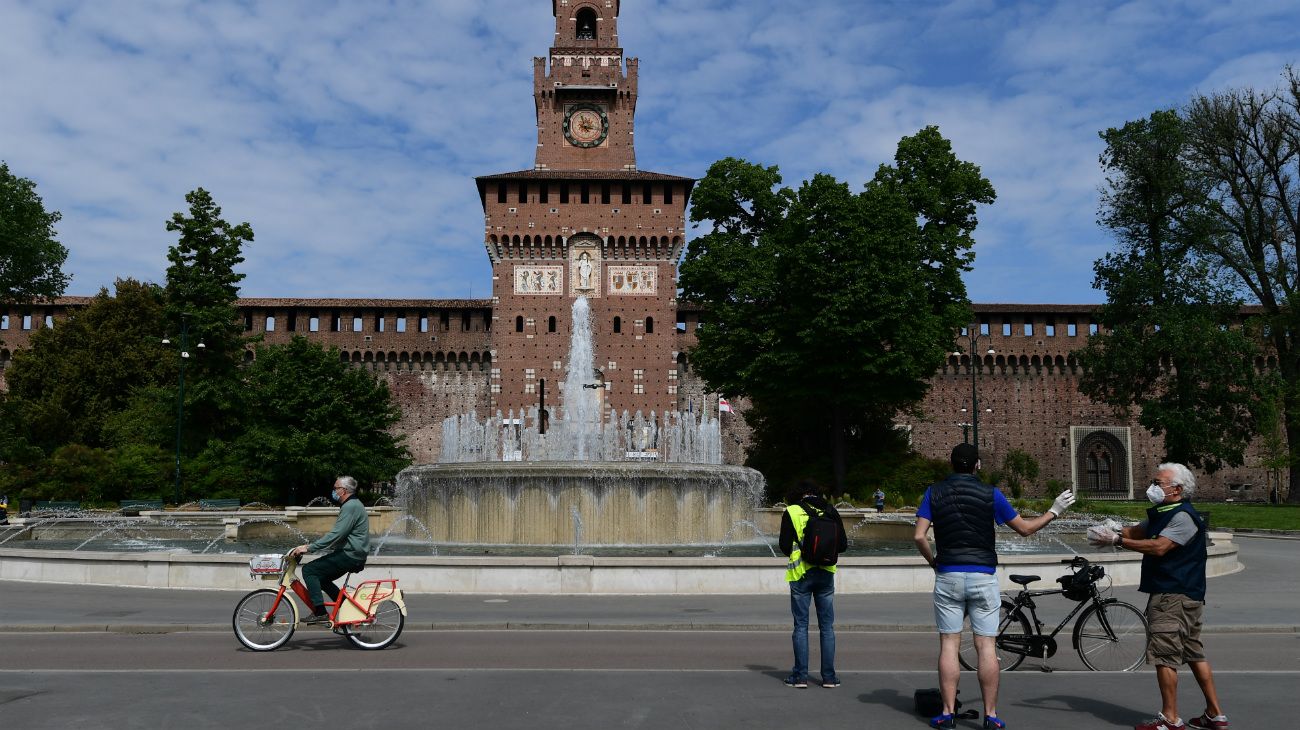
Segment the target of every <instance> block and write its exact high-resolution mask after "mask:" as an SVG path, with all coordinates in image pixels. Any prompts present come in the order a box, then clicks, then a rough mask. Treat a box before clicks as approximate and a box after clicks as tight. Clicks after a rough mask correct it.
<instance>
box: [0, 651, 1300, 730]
mask: <svg viewBox="0 0 1300 730" xmlns="http://www.w3.org/2000/svg"><path fill="white" fill-rule="evenodd" d="M1209 639H1210V640H1209V647H1208V649H1209V651H1211V653H1212V655H1213V656H1214V658H1215V668H1216V672H1217V675H1218V682H1219V686H1220V691H1221V694H1222V695H1223V697H1224V701H1225V703H1227V704H1226V706H1227V708H1228V709H1229V712H1231V713H1232V716H1233V720H1234V722H1235V723H1236V726H1237V727H1239V728H1262V727H1275V726H1283V723H1290V722H1291V719H1292V718H1293V717H1294V716H1295V714H1296V712H1297V710H1300V703H1298V702H1297V700H1296V699H1295V693H1294V687H1295V685H1296V681H1297V679H1300V636H1297V635H1279V634H1249V633H1240V634H1236V633H1234V634H1217V635H1214V636H1211V637H1209ZM838 643H839V651H838V654H839V656H838V664H839V666H840V674H841V678H842V680H843V681H844V686H843V687H841V688H839V689H836V690H823V689H820V688H817V687H813V688H810V689H808V690H791V689H787V688H786V687H784V686H783V685H782V684H781V682H780V680H781V677H783V676H784V675H785V674H786V673H787V672H788V661H789V659H788V655H789V637H788V634H786V633H784V632H770V631H741V632H717V631H692V632H684V631H632V632H629V631H589V630H584V631H556V630H543V631H527V630H508V631H463V630H462V631H418V632H407V633H404V634H403V636H402V638H401V639H400V640H399V642H398V643H397V644H395V645H394V646H393V647H391V648H389V649H386V650H384V651H379V652H365V651H360V650H356V649H353V648H351V646H350V645H349V644H347V643H346V641H344V640H343V639H341V638H339V637H336V636H333V635H332V634H330V633H328V632H326V631H324V630H312V631H302V632H300V633H299V634H296V635H295V636H294V638H293V639H292V640H291V641H290V643H289V644H288V645H286V646H285V647H284V648H283V649H281V650H278V651H275V652H270V653H263V654H257V653H253V652H249V651H247V650H245V649H243V648H242V647H241V646H239V645H238V644H237V643H236V642H235V640H234V639H233V637H231V636H229V635H221V634H217V633H214V632H175V633H168V634H158V635H127V634H118V633H106V632H94V633H85V634H81V633H59V634H36V633H30V634H16V635H11V636H9V637H6V639H5V646H4V651H3V653H0V719H2V720H3V722H4V726H5V727H14V728H69V727H75V728H78V729H79V730H82V729H89V728H134V727H139V728H168V727H176V728H186V730H198V729H200V728H214V727H222V728H230V727H239V728H244V727H248V728H261V727H281V728H282V727H285V726H286V723H288V724H291V725H292V726H295V727H300V726H302V722H303V721H307V722H314V723H316V724H318V725H319V724H322V723H330V724H335V723H339V722H343V723H346V724H347V726H349V727H360V728H369V727H399V728H401V727H428V726H438V727H469V728H566V729H567V728H601V729H602V730H603V729H604V728H608V727H611V726H612V727H630V728H717V729H719V730H726V729H729V728H737V729H739V728H746V729H750V728H759V727H764V728H766V727H770V728H800V727H811V726H814V725H816V726H821V727H849V726H857V725H864V726H866V727H870V728H886V729H887V728H915V727H923V724H922V722H921V720H920V719H919V718H917V717H915V716H914V715H913V713H912V711H911V695H912V691H913V690H914V689H916V688H918V687H929V686H934V684H935V675H934V670H933V661H934V651H935V644H936V642H935V639H934V637H933V636H932V635H930V634H928V633H911V632H888V633H871V632H839V642H838ZM1261 655H1267V656H1269V657H1271V658H1272V659H1271V660H1270V661H1269V662H1268V666H1267V668H1262V667H1260V666H1259V665H1260V662H1259V657H1260V656H1261ZM1055 664H1056V668H1057V671H1055V672H1053V673H1050V674H1048V673H1043V672H1041V671H1035V670H1033V669H1030V670H1029V671H1024V670H1021V671H1016V672H1013V673H1008V674H1006V675H1004V678H1003V688H1002V701H1001V711H1002V714H1003V715H1004V716H1005V717H1006V718H1007V719H1008V721H1009V722H1011V723H1013V726H1015V727H1025V728H1029V727H1032V728H1045V727H1058V726H1073V725H1080V726H1088V727H1098V726H1099V727H1124V726H1129V727H1131V726H1132V725H1133V723H1135V722H1137V721H1139V720H1140V719H1142V718H1143V716H1144V715H1146V714H1149V713H1153V712H1154V708H1155V702H1156V690H1155V678H1154V676H1153V675H1152V674H1151V672H1149V671H1142V672H1138V673H1134V674H1120V673H1094V672H1086V671H1071V670H1069V669H1068V667H1071V666H1078V662H1077V659H1075V658H1073V657H1068V658H1066V659H1063V660H1061V661H1057V662H1055ZM963 686H964V687H965V693H966V695H967V697H969V698H970V701H972V702H978V697H977V695H978V689H977V687H976V685H975V682H974V678H973V677H972V676H970V675H969V674H967V675H966V676H964V677H963ZM1183 690H1184V691H1183V692H1182V697H1183V699H1184V702H1185V703H1186V708H1187V710H1188V711H1195V710H1197V709H1198V702H1197V700H1196V690H1195V687H1194V685H1192V683H1190V682H1187V683H1186V684H1185V686H1184V687H1183ZM805 713H815V714H816V715H817V716H818V717H820V718H822V719H821V720H819V721H817V722H814V721H812V720H811V719H810V718H809V717H808V716H806V715H805ZM970 726H971V727H974V725H973V724H972V725H970Z"/></svg>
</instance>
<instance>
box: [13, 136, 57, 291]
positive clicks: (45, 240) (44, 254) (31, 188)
mask: <svg viewBox="0 0 1300 730" xmlns="http://www.w3.org/2000/svg"><path fill="white" fill-rule="evenodd" d="M60 217H61V216H60V214H59V213H58V211H50V212H47V211H46V210H45V205H44V203H43V202H42V201H41V198H40V196H39V195H37V194H36V184H35V183H33V182H32V181H31V180H28V179H26V178H22V177H18V176H16V175H14V174H13V173H11V172H9V165H7V164H6V163H4V162H0V304H15V303H19V302H28V301H31V300H33V299H39V298H43V297H57V296H59V295H60V294H62V293H63V290H64V288H65V287H67V285H68V275H67V274H64V273H63V271H62V269H61V267H62V266H63V262H64V261H65V260H67V258H68V249H66V248H64V247H63V245H62V244H60V243H59V242H58V241H57V240H55V238H54V224H55V223H58V222H59V218H60Z"/></svg>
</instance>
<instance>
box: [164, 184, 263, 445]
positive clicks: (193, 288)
mask: <svg viewBox="0 0 1300 730" xmlns="http://www.w3.org/2000/svg"><path fill="white" fill-rule="evenodd" d="M185 201H186V202H187V203H189V206H190V207H189V215H188V216H186V215H185V214H182V213H174V214H173V215H172V217H171V220H169V221H167V230H168V231H173V232H175V233H178V234H179V238H178V240H177V242H176V244H175V245H174V246H172V247H171V248H169V249H168V251H167V260H168V261H169V262H170V265H169V266H168V267H167V286H166V317H167V323H168V327H167V329H168V333H169V334H170V335H171V336H172V337H173V338H177V339H175V342H176V344H177V345H179V339H178V336H179V334H180V333H181V330H182V327H188V338H189V341H188V343H187V344H188V347H189V348H191V352H193V353H198V349H197V348H196V344H197V343H198V342H202V343H203V345H204V348H203V351H202V354H201V356H199V357H192V358H190V359H189V361H188V364H187V374H186V375H187V376H186V383H185V393H186V402H185V428H186V431H187V432H188V437H187V438H186V442H187V443H188V444H191V446H190V448H189V449H187V450H191V451H193V450H196V449H199V448H201V447H202V444H204V443H206V442H207V440H208V439H210V438H213V437H225V436H229V435H230V434H231V433H233V432H234V430H236V429H237V428H238V427H237V424H236V421H237V419H238V415H239V414H238V412H237V408H238V406H237V403H236V400H235V397H234V396H235V395H236V394H237V393H236V390H235V389H234V388H233V387H232V386H233V385H234V383H235V382H236V381H237V371H238V368H239V365H240V363H241V361H242V359H243V355H244V349H245V346H246V345H247V344H248V342H249V341H248V340H247V339H246V338H245V337H243V334H242V332H243V326H242V323H241V322H240V320H239V309H238V307H237V306H236V303H237V301H238V299H239V282H240V281H243V279H244V275H243V274H241V273H238V272H237V271H235V267H236V266H238V265H239V264H241V263H243V262H244V256H243V247H244V245H245V244H247V243H249V242H251V241H252V240H253V229H252V227H251V226H250V225H249V224H248V223H240V224H239V225H234V226H232V225H231V224H229V223H227V222H226V221H225V220H224V219H223V218H222V217H221V208H220V207H219V206H218V205H217V204H216V202H215V201H213V199H212V195H211V194H210V193H208V191H206V190H204V189H203V188H196V189H195V190H194V191H193V192H190V193H189V194H187V195H186V196H185Z"/></svg>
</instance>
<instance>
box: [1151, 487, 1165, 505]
mask: <svg viewBox="0 0 1300 730" xmlns="http://www.w3.org/2000/svg"><path fill="white" fill-rule="evenodd" d="M1147 499H1149V500H1151V504H1160V503H1161V502H1163V501H1165V490H1164V489H1163V488H1162V487H1161V486H1160V485H1159V484H1156V483H1154V482H1152V483H1151V486H1149V487H1147Z"/></svg>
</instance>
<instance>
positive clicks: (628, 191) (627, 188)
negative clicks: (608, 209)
mask: <svg viewBox="0 0 1300 730" xmlns="http://www.w3.org/2000/svg"><path fill="white" fill-rule="evenodd" d="M619 187H621V188H623V205H631V204H632V185H631V184H630V183H623V184H622V185H620V186H619Z"/></svg>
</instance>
